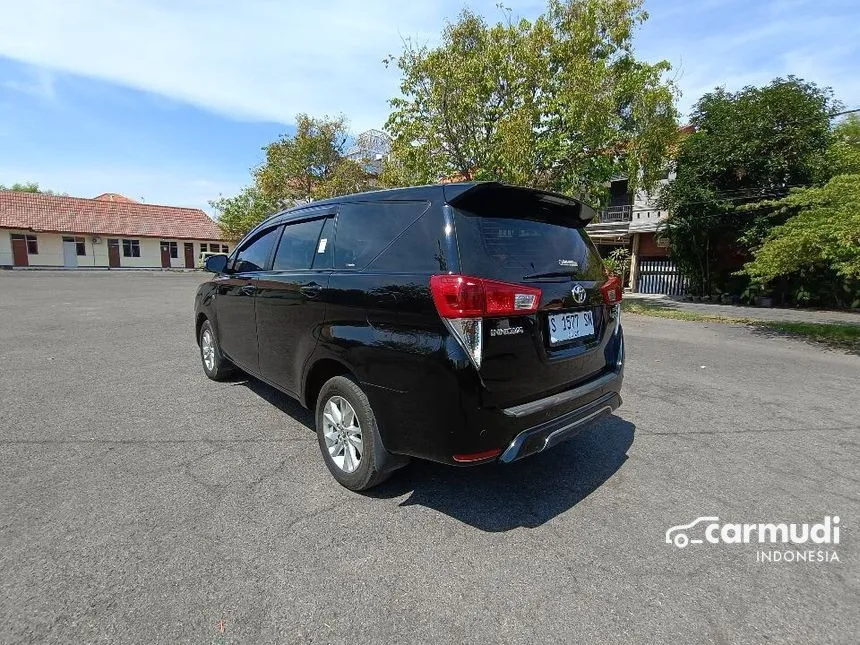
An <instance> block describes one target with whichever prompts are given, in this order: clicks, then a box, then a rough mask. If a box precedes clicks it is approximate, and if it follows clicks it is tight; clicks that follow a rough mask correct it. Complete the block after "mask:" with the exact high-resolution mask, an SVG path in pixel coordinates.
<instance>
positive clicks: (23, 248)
mask: <svg viewBox="0 0 860 645" xmlns="http://www.w3.org/2000/svg"><path fill="white" fill-rule="evenodd" d="M12 262H13V263H14V265H15V266H16V267H26V266H30V260H29V258H28V257H27V240H26V239H25V238H24V236H23V235H13V236H12Z"/></svg>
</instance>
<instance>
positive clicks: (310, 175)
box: [254, 114, 371, 207]
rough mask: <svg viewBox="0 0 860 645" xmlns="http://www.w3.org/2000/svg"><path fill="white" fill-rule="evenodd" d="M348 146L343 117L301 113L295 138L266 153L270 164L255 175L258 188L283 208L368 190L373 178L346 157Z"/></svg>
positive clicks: (285, 138) (288, 137)
mask: <svg viewBox="0 0 860 645" xmlns="http://www.w3.org/2000/svg"><path fill="white" fill-rule="evenodd" d="M348 141H349V132H348V131H347V127H346V122H345V120H344V119H343V117H340V118H337V119H328V118H323V119H315V118H312V117H309V116H308V115H306V114H299V115H298V116H297V117H296V133H295V134H294V135H284V136H282V137H281V138H280V139H278V140H277V141H275V142H273V143H270V144H269V145H268V146H266V147H265V148H264V149H263V150H265V152H266V160H265V162H264V163H263V164H262V165H261V166H260V167H259V168H257V169H256V170H255V172H254V178H255V180H256V185H257V187H258V188H259V190H260V191H261V193H262V194H263V195H264V196H265V197H266V198H267V199H269V200H272V201H273V202H275V203H277V204H279V205H281V206H283V207H287V206H293V205H295V204H300V203H304V202H309V201H314V200H317V199H325V198H328V197H334V196H337V195H343V194H346V193H353V192H361V191H362V190H367V189H368V188H369V186H370V180H371V178H370V176H369V175H368V174H367V173H366V172H364V170H363V168H362V166H361V165H360V164H359V163H357V162H355V161H353V160H351V159H347V158H346V156H345V153H346V144H347V142H348Z"/></svg>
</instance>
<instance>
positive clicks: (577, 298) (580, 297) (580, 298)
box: [570, 285, 585, 305]
mask: <svg viewBox="0 0 860 645" xmlns="http://www.w3.org/2000/svg"><path fill="white" fill-rule="evenodd" d="M570 295H572V296H573V301H574V302H575V303H576V304H578V305H581V304H582V303H583V302H585V289H583V288H582V287H581V286H580V285H576V286H575V287H574V288H573V289H571V290H570Z"/></svg>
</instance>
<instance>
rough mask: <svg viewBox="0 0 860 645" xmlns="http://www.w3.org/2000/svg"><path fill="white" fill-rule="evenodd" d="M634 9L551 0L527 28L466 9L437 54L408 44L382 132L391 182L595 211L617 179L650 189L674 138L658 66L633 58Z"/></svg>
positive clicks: (636, 3)
mask: <svg viewBox="0 0 860 645" xmlns="http://www.w3.org/2000/svg"><path fill="white" fill-rule="evenodd" d="M646 19H647V14H646V13H645V12H644V11H643V10H642V1H641V0H612V1H611V2H607V1H606V0H549V2H548V5H547V10H546V12H545V13H544V14H543V15H541V16H540V17H539V18H537V20H535V21H534V22H530V21H528V20H520V21H518V22H513V21H511V20H510V18H509V19H508V20H507V21H506V22H501V23H498V24H495V25H492V26H490V25H488V24H487V23H486V22H485V20H484V19H483V18H482V17H480V16H478V15H476V14H474V13H472V12H470V11H464V12H463V13H462V14H460V16H459V19H458V20H457V21H456V22H454V23H451V24H448V25H447V26H446V27H445V29H444V31H443V33H442V43H441V45H440V46H439V47H436V48H427V47H421V46H415V45H414V44H412V43H409V42H407V44H406V47H405V48H404V51H403V52H402V54H401V55H400V56H399V57H397V58H394V57H389V58H388V59H386V63H387V64H392V63H396V65H397V67H398V68H399V70H400V72H401V76H402V78H401V85H400V90H401V96H400V97H398V98H394V99H392V100H391V102H390V103H391V107H392V113H391V115H390V117H389V119H388V122H387V125H386V127H387V129H388V131H389V132H390V133H391V134H392V138H393V142H392V155H391V159H390V161H389V163H388V165H387V167H386V171H385V173H384V174H383V179H384V180H385V181H386V182H387V183H389V184H415V183H426V182H434V181H438V180H439V179H441V178H451V177H455V178H461V179H466V180H468V179H495V180H501V181H507V182H511V183H516V184H523V185H528V186H536V187H540V188H546V189H551V190H555V191H559V192H564V193H568V194H582V193H584V192H585V193H588V194H589V196H590V199H591V201H593V202H598V201H599V200H600V199H601V198H602V197H603V196H604V195H605V193H606V184H607V182H608V180H609V179H610V178H611V177H612V176H613V175H615V174H619V173H623V174H625V175H627V176H628V177H630V179H631V184H632V185H633V186H634V187H635V185H636V184H641V185H643V186H646V187H647V186H650V185H651V184H653V182H654V181H655V180H656V179H658V178H659V177H660V176H661V174H662V173H663V171H664V170H665V164H666V158H667V152H668V150H669V149H670V147H671V145H672V144H673V142H674V141H675V137H676V134H677V113H676V110H675V107H674V99H675V96H676V91H675V88H674V86H673V84H672V83H671V82H670V81H667V80H665V78H664V77H665V74H666V72H668V71H669V69H670V67H669V64H668V63H667V62H666V61H661V62H658V63H656V64H649V63H646V62H643V61H640V60H637V59H636V57H635V56H634V53H633V42H632V36H633V32H634V30H635V29H636V27H637V26H638V25H640V24H641V23H642V22H643V21H644V20H646Z"/></svg>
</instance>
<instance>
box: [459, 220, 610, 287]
mask: <svg viewBox="0 0 860 645" xmlns="http://www.w3.org/2000/svg"><path fill="white" fill-rule="evenodd" d="M454 213H455V214H454V222H455V227H456V231H457V243H458V245H459V247H460V264H461V267H462V271H463V272H464V273H467V274H471V275H476V276H479V277H487V278H494V279H498V280H504V281H507V282H523V281H528V277H529V276H539V275H546V274H552V273H566V272H570V273H572V274H574V276H575V278H576V279H579V280H595V281H597V280H603V279H605V275H604V271H603V261H602V260H601V259H600V254H599V253H598V252H597V249H596V248H595V247H594V244H592V242H591V240H590V239H589V238H588V234H587V233H586V232H585V229H584V228H582V227H581V225H579V222H576V221H575V220H574V217H572V218H571V222H570V223H569V224H567V223H565V222H564V221H562V220H560V219H559V218H557V217H555V218H553V219H552V221H542V219H541V217H540V213H536V212H530V213H526V212H523V213H516V212H512V213H504V216H497V215H496V214H495V213H494V212H493V211H492V210H490V211H488V212H483V211H482V212H477V213H476V212H474V211H466V210H462V209H458V210H455V211H454Z"/></svg>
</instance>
